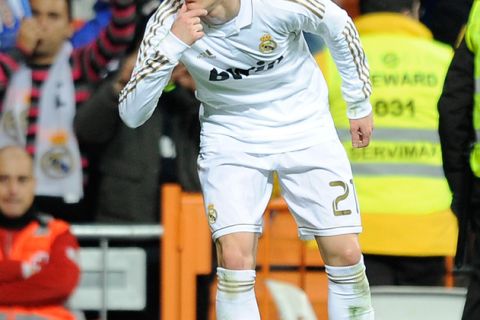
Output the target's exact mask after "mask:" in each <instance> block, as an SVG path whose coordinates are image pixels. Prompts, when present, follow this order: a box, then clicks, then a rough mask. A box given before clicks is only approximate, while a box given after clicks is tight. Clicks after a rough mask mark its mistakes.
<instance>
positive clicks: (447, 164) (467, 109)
mask: <svg viewBox="0 0 480 320" xmlns="http://www.w3.org/2000/svg"><path fill="white" fill-rule="evenodd" d="M473 97H474V54H473V53H472V52H471V51H470V50H469V48H468V47H467V45H466V42H465V40H462V42H461V43H460V45H459V47H458V48H457V50H456V51H455V56H454V58H453V61H452V63H451V65H450V68H449V71H448V74H447V77H446V79H445V84H444V88H443V93H442V95H441V97H440V100H439V102H438V110H439V114H440V120H439V121H440V123H439V134H440V141H441V146H442V156H443V168H444V171H445V176H446V178H447V180H448V183H449V186H450V189H451V190H452V193H453V200H452V210H453V211H454V212H455V214H456V215H457V217H458V219H459V226H460V228H459V244H458V246H457V257H456V263H457V266H461V264H462V263H463V260H464V251H465V239H466V238H467V236H468V234H469V228H471V229H472V230H473V233H474V234H475V236H476V240H475V243H474V246H473V249H474V251H473V253H472V260H473V261H472V266H473V272H472V275H471V278H470V285H469V288H468V295H467V301H466V304H465V309H464V312H463V317H462V320H475V319H480V179H479V178H477V177H474V175H473V173H472V170H471V168H470V164H469V157H470V151H471V146H472V145H473V143H474V142H475V133H474V129H473V109H474V99H473Z"/></svg>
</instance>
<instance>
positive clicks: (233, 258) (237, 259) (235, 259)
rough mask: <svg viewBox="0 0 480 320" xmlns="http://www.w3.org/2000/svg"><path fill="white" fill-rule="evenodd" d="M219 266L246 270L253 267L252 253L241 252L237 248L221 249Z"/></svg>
mask: <svg viewBox="0 0 480 320" xmlns="http://www.w3.org/2000/svg"><path fill="white" fill-rule="evenodd" d="M219 263H220V266H222V267H224V268H226V269H231V270H246V269H253V268H255V258H254V256H253V253H247V252H243V251H242V250H239V249H238V248H229V249H227V250H222V254H221V256H220V257H219Z"/></svg>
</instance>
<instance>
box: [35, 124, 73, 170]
mask: <svg viewBox="0 0 480 320" xmlns="http://www.w3.org/2000/svg"><path fill="white" fill-rule="evenodd" d="M67 139H68V134H67V133H65V132H57V133H55V134H53V135H52V136H51V137H50V142H51V143H52V144H53V146H52V147H51V148H49V149H48V151H47V152H45V153H44V154H43V155H42V157H41V160H40V164H41V167H42V170H43V172H44V173H45V174H46V175H47V176H49V177H50V178H53V179H60V178H64V177H66V176H68V175H70V173H72V171H73V168H74V166H75V161H74V158H73V155H72V153H71V151H70V150H69V149H68V147H67V143H66V142H67Z"/></svg>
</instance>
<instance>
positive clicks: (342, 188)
mask: <svg viewBox="0 0 480 320" xmlns="http://www.w3.org/2000/svg"><path fill="white" fill-rule="evenodd" d="M329 185H330V187H332V188H336V189H338V190H339V192H340V195H339V196H338V197H336V198H335V199H334V200H333V202H332V209H333V215H334V216H346V215H349V214H352V210H350V209H341V207H342V206H341V204H340V203H341V202H342V201H344V200H346V199H348V196H349V195H352V196H353V198H354V199H355V209H356V210H357V213H358V212H359V210H358V202H357V197H356V195H355V186H354V184H353V180H352V179H350V181H349V183H346V182H344V181H340V180H338V181H331V182H330V183H329ZM349 185H351V187H352V190H353V192H352V193H351V192H350V187H349Z"/></svg>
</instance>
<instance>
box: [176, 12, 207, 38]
mask: <svg viewBox="0 0 480 320" xmlns="http://www.w3.org/2000/svg"><path fill="white" fill-rule="evenodd" d="M207 14H208V11H207V10H205V9H193V10H188V9H187V5H186V4H183V6H182V8H181V9H180V11H179V12H178V15H177V18H176V20H175V22H174V23H173V25H172V30H171V31H172V33H173V34H174V35H175V36H176V37H177V38H178V39H180V40H181V41H183V42H184V43H185V44H187V45H189V46H191V45H192V44H194V43H195V41H197V40H198V39H200V38H202V37H203V36H204V35H205V33H204V32H203V26H202V24H201V20H200V18H201V17H204V16H206V15H207Z"/></svg>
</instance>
